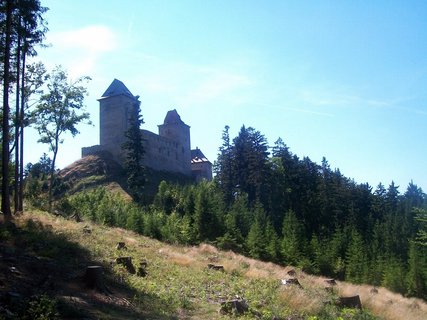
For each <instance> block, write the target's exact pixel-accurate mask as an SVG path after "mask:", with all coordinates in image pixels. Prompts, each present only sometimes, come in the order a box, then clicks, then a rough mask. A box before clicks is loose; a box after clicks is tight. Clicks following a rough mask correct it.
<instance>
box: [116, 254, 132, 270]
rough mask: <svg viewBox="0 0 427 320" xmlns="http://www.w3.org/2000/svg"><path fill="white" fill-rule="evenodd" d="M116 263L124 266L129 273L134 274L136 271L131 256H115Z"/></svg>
mask: <svg viewBox="0 0 427 320" xmlns="http://www.w3.org/2000/svg"><path fill="white" fill-rule="evenodd" d="M116 263H117V264H120V265H122V266H124V267H125V268H126V270H127V271H128V272H129V273H131V274H135V272H136V271H135V267H134V266H133V264H132V257H119V258H116Z"/></svg>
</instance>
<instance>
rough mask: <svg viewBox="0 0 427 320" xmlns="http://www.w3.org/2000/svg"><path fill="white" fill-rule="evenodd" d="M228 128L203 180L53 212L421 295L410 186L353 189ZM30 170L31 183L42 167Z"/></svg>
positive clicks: (422, 217) (418, 209) (421, 215)
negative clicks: (151, 195) (146, 201)
mask: <svg viewBox="0 0 427 320" xmlns="http://www.w3.org/2000/svg"><path fill="white" fill-rule="evenodd" d="M228 129H229V128H228V127H225V130H224V132H223V136H222V138H223V139H222V140H223V144H222V146H221V147H220V148H219V154H218V159H217V161H216V163H215V172H216V176H215V178H214V180H213V181H212V182H208V181H203V182H201V183H199V184H185V185H180V184H171V183H167V182H165V181H163V182H161V183H160V185H159V188H158V193H157V195H156V196H155V199H154V201H153V203H152V204H150V205H144V206H142V205H138V204H136V203H134V202H132V203H129V202H127V201H125V200H124V199H121V198H120V196H118V195H112V194H111V193H110V192H108V191H107V190H106V189H104V188H98V189H95V190H92V191H85V192H81V193H78V194H76V195H73V196H69V197H68V198H63V199H62V200H61V201H60V203H59V205H58V208H59V209H60V210H62V211H63V212H66V213H68V214H70V215H71V214H74V213H75V212H78V213H79V214H81V215H83V216H85V217H86V218H89V219H91V220H93V221H96V222H99V223H103V224H106V225H110V226H120V227H126V228H129V229H132V230H134V231H137V232H139V233H141V234H144V235H147V236H150V237H154V238H157V239H160V240H162V241H167V242H171V243H178V244H186V245H193V244H198V243H201V242H209V243H212V244H214V245H216V246H217V247H219V248H222V249H225V250H233V251H235V252H239V253H243V254H245V255H247V256H249V257H253V258H256V259H261V260H264V261H272V262H275V263H278V264H281V265H292V266H296V267H299V268H301V269H302V270H304V271H305V272H308V273H312V274H319V275H324V276H329V277H333V278H336V279H340V280H345V281H350V282H353V283H369V284H372V285H374V286H385V287H387V288H390V289H392V290H394V291H396V292H399V293H402V294H405V295H408V296H416V297H421V298H424V299H425V298H426V297H427V246H426V240H425V232H426V229H427V228H426V227H427V223H426V212H427V211H426V209H427V198H426V195H425V194H424V193H423V191H422V190H421V188H419V187H417V185H416V184H414V183H413V182H410V183H409V185H408V186H407V188H406V190H405V191H404V193H403V194H401V193H400V191H399V187H398V186H396V185H395V184H394V183H393V182H392V183H391V184H390V185H389V186H388V187H385V186H383V185H382V184H379V185H378V186H377V187H376V188H375V189H374V188H372V187H371V186H369V185H368V184H366V183H365V184H357V183H356V182H355V181H354V180H352V179H349V178H347V177H345V176H344V175H343V174H341V173H340V171H339V170H338V169H335V170H333V169H331V167H330V165H329V164H328V162H327V160H326V159H323V160H322V163H321V164H320V165H319V164H317V163H315V162H313V161H311V160H310V159H309V158H307V157H305V158H303V159H300V158H299V157H298V156H297V155H295V154H292V152H291V151H290V149H289V148H288V147H287V146H286V144H285V143H284V142H283V141H282V140H281V139H279V140H278V141H276V142H275V144H274V146H273V147H272V148H270V147H269V146H268V143H267V140H266V138H265V137H264V136H263V135H262V134H261V133H260V132H259V131H257V130H255V129H254V128H251V127H248V128H246V127H245V126H243V127H242V128H241V130H240V132H239V133H238V135H237V136H236V137H235V138H234V139H231V138H230V137H229V134H228ZM269 150H271V154H270V152H269ZM43 162H44V163H45V165H44V167H45V170H46V169H47V168H48V167H49V165H46V159H44V161H43ZM35 168H37V172H38V177H40V176H41V172H43V166H40V165H38V166H35V167H34V168H33V170H34V169H35ZM29 185H30V184H29ZM36 194H37V192H36V193H34V192H33V195H36ZM31 199H33V201H36V199H37V197H36V196H34V197H33V198H31V197H30V199H29V200H31ZM39 200H40V199H39Z"/></svg>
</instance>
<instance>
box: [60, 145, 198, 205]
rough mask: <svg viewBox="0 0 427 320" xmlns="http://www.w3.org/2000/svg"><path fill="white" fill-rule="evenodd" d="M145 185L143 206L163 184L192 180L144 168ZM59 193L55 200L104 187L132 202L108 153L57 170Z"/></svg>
mask: <svg viewBox="0 0 427 320" xmlns="http://www.w3.org/2000/svg"><path fill="white" fill-rule="evenodd" d="M145 176H146V182H145V186H144V196H145V199H144V203H145V204H149V203H151V202H152V200H153V198H154V196H155V194H156V193H157V191H158V186H159V184H160V182H161V181H162V180H166V181H169V182H172V183H188V182H192V178H191V177H188V176H185V175H183V174H180V173H173V172H165V171H155V170H152V169H150V168H145ZM59 177H60V179H61V182H62V186H63V187H62V188H61V190H62V192H60V194H57V195H56V196H57V197H60V196H62V195H64V194H65V193H66V194H67V195H70V194H73V193H75V192H79V191H81V190H82V189H88V188H94V187H97V186H106V187H107V189H110V190H111V191H113V192H117V193H120V194H121V195H122V196H123V197H124V198H128V199H131V196H130V195H129V194H128V193H127V190H126V173H125V171H124V169H123V168H122V167H121V166H120V165H119V164H118V163H117V162H116V161H114V160H113V159H112V158H111V155H109V154H108V153H107V152H100V153H98V154H96V155H89V156H86V157H84V158H81V159H79V160H77V161H75V162H73V163H72V164H70V165H69V166H67V167H66V168H64V169H62V170H60V172H59Z"/></svg>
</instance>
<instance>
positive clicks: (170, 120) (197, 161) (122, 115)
mask: <svg viewBox="0 0 427 320" xmlns="http://www.w3.org/2000/svg"><path fill="white" fill-rule="evenodd" d="M98 101H99V121H100V123H99V125H100V127H99V133H100V144H99V145H96V146H92V147H87V148H82V156H83V157H84V156H87V155H90V154H96V153H99V152H108V153H109V154H110V155H111V156H112V157H113V159H114V160H116V161H117V162H119V163H120V164H123V162H124V160H125V153H124V152H123V150H122V145H123V144H124V142H125V141H126V139H127V138H126V136H125V133H126V131H127V130H128V128H129V116H130V115H131V114H132V113H131V110H132V108H136V107H137V106H138V105H139V104H140V101H139V96H134V95H133V94H132V93H131V92H130V91H129V90H128V89H127V88H126V86H125V85H124V84H123V82H121V81H119V80H117V79H114V81H113V82H112V83H111V84H110V86H109V87H108V89H107V90H106V91H105V92H104V94H103V95H102V97H101V98H100V99H99V100H98ZM158 127H159V134H155V133H153V132H150V131H148V130H141V133H142V136H143V140H144V150H145V155H144V159H143V165H145V166H147V167H150V168H152V169H154V170H161V171H169V172H179V173H182V174H185V175H189V176H190V175H192V176H193V177H194V178H195V179H196V180H201V179H203V178H205V179H208V180H211V179H212V164H211V162H210V161H209V160H208V159H207V158H206V157H205V156H204V155H203V153H202V152H201V150H200V149H198V148H197V149H195V150H191V141H190V126H188V125H187V124H185V123H184V122H183V121H182V120H181V117H180V116H179V114H178V112H177V111H176V110H175V109H174V110H170V111H168V113H167V114H166V117H165V119H164V122H163V124H161V125H159V126H158Z"/></svg>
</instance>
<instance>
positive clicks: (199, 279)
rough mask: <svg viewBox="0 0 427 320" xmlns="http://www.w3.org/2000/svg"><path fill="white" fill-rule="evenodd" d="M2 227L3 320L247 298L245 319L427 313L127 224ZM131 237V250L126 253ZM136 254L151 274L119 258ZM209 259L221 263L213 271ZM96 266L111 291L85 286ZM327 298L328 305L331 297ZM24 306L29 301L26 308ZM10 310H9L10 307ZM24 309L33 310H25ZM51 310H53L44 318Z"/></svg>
mask: <svg viewBox="0 0 427 320" xmlns="http://www.w3.org/2000/svg"><path fill="white" fill-rule="evenodd" d="M16 224H17V227H15V228H13V227H10V226H9V227H6V226H4V225H2V227H1V240H2V244H1V247H0V249H1V251H0V252H1V254H2V260H1V261H2V262H1V269H2V273H1V275H0V285H1V287H2V292H3V293H4V294H3V296H2V299H1V301H2V302H1V309H0V310H1V312H0V319H1V318H4V319H18V318H19V319H56V318H58V319H83V318H85V319H228V318H229V317H231V316H232V315H231V314H221V313H220V312H219V311H220V309H221V303H222V302H224V301H230V300H232V299H236V296H238V297H240V298H242V299H245V301H246V302H247V305H248V306H249V310H248V311H247V312H245V313H244V314H243V315H241V317H242V318H243V319H295V320H296V319H311V320H314V319H375V317H378V318H382V319H414V320H415V319H425V314H426V313H427V305H426V304H425V303H424V302H423V301H421V300H418V299H408V298H404V297H402V296H401V295H399V294H394V293H391V292H390V291H388V290H386V289H384V288H378V289H377V292H376V291H375V292H374V291H372V290H371V289H372V287H370V286H356V285H351V284H348V283H345V282H338V284H337V285H336V286H335V287H334V289H333V292H330V291H328V290H325V287H326V286H327V285H326V283H325V281H324V280H325V279H324V278H321V277H314V276H310V275H307V274H305V273H303V272H301V271H300V270H299V269H296V270H295V271H296V275H295V276H296V277H297V278H298V280H299V282H300V284H301V286H302V287H298V286H295V285H291V286H286V285H282V284H281V281H280V280H281V279H288V278H289V277H290V276H289V274H288V272H289V271H290V270H291V269H293V268H292V267H291V266H287V267H281V266H278V265H275V264H272V263H265V262H261V261H257V260H254V259H250V258H246V257H243V256H241V255H238V254H235V253H233V252H231V251H220V250H217V249H216V248H214V247H212V246H210V245H206V244H200V245H198V246H173V245H168V244H165V243H162V242H160V241H157V240H154V239H151V238H147V237H144V236H141V235H138V234H136V233H134V232H131V231H127V230H124V229H120V228H108V227H105V226H100V225H96V224H92V223H88V222H80V223H77V222H74V221H70V220H65V219H64V218H61V217H55V216H52V215H48V214H45V213H37V212H33V213H27V214H25V215H24V216H22V217H19V218H18V219H17V220H16ZM119 242H123V243H124V244H125V246H126V249H122V250H118V249H116V245H117V243H119ZM120 256H129V257H131V258H132V263H133V265H135V266H138V264H139V263H140V262H143V261H144V262H146V264H147V267H146V272H147V274H146V275H145V276H144V277H142V276H138V275H136V274H131V273H129V272H128V271H127V270H126V268H124V267H123V266H121V265H118V264H117V263H115V261H116V260H115V259H116V258H118V257H120ZM208 264H215V265H217V266H219V265H220V266H223V267H224V270H223V271H221V270H212V269H209V268H208V267H207V265H208ZM89 265H100V266H102V267H103V270H104V279H105V282H104V283H105V290H92V289H87V288H86V287H85V285H84V282H83V281H82V279H83V275H84V272H85V269H86V267H87V266H89ZM351 295H360V298H361V301H362V304H363V308H364V310H365V311H358V310H357V309H345V308H344V309H338V308H337V307H335V306H334V301H335V299H336V298H337V297H338V296H351ZM325 302H329V303H326V304H325ZM23 306H25V307H23ZM5 310H7V311H5ZM23 310H26V311H23ZM43 314H44V315H46V314H48V315H49V316H47V317H44V318H43V317H42V316H43Z"/></svg>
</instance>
